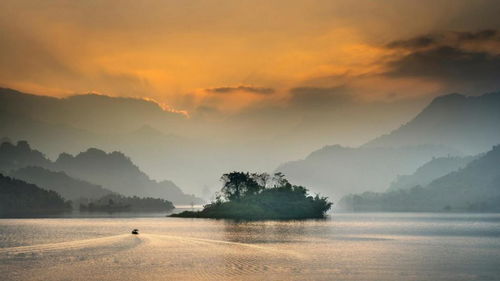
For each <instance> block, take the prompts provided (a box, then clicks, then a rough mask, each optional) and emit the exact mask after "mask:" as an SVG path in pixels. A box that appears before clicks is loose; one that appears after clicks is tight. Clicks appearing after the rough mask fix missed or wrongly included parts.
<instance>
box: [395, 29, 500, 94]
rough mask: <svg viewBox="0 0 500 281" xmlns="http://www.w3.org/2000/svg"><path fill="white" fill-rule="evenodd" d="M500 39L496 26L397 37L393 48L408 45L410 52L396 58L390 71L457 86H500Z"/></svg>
mask: <svg viewBox="0 0 500 281" xmlns="http://www.w3.org/2000/svg"><path fill="white" fill-rule="evenodd" d="M471 43H473V44H471ZM499 43H500V34H499V32H498V31H496V30H482V31H478V32H448V33H443V34H438V35H425V36H420V37H416V38H413V39H409V40H402V41H394V42H392V43H390V44H389V45H388V47H389V48H404V49H405V50H406V51H407V52H405V53H404V54H403V55H401V54H397V55H395V56H394V57H393V58H392V60H391V61H390V62H389V63H388V67H389V69H390V70H389V71H388V72H387V73H386V75H387V76H391V77H416V78H425V79H430V80H436V81H439V82H442V83H444V84H446V85H447V86H448V88H453V89H457V90H461V89H464V90H475V91H491V90H498V89H499V88H500V79H499V77H500V44H499Z"/></svg>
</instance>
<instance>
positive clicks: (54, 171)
mask: <svg viewBox="0 0 500 281" xmlns="http://www.w3.org/2000/svg"><path fill="white" fill-rule="evenodd" d="M0 172H2V173H4V174H9V175H11V176H13V177H16V178H18V177H19V178H20V179H23V180H26V181H28V182H31V183H35V184H37V185H40V186H42V187H44V188H46V189H49V190H55V191H57V192H59V193H60V194H61V195H63V196H64V197H65V198H67V199H76V198H81V197H85V198H99V197H101V196H103V195H106V194H109V193H110V192H116V193H120V194H123V195H127V196H140V197H158V198H162V199H166V200H169V201H172V202H174V203H176V204H191V203H192V202H194V203H202V200H201V199H199V198H196V197H194V196H192V195H186V194H184V193H183V192H182V190H181V189H180V188H179V187H177V186H176V185H175V184H174V183H173V182H171V181H161V182H157V181H154V180H151V179H150V178H149V177H148V176H147V175H146V174H145V173H143V172H142V171H141V170H139V168H138V167H137V166H136V165H135V164H134V163H133V162H132V161H131V160H130V159H129V158H128V157H127V156H125V155H124V154H123V153H120V152H112V153H106V152H104V151H102V150H99V149H96V148H91V149H88V150H87V151H85V152H82V153H79V154H77V155H76V156H74V157H73V156H72V155H70V154H68V153H61V154H60V155H59V157H58V159H57V161H55V162H52V161H51V160H49V159H48V158H47V157H46V156H45V155H44V154H43V153H41V152H40V151H38V150H35V149H32V148H31V147H30V145H29V144H28V142H26V141H19V142H18V143H17V144H16V145H14V144H12V143H10V142H4V143H2V144H0Z"/></svg>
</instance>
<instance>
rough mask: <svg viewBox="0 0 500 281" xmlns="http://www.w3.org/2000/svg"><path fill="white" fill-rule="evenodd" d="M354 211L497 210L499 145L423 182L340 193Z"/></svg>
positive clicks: (499, 200) (344, 204)
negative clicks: (433, 178)
mask: <svg viewBox="0 0 500 281" xmlns="http://www.w3.org/2000/svg"><path fill="white" fill-rule="evenodd" d="M339 206H340V208H343V209H347V210H354V211H430V212H434V211H482V212H486V211H488V212H489V211H491V212H499V211H500V145H498V146H495V147H493V149H492V150H490V151H488V152H487V153H486V154H484V155H481V156H479V157H478V158H477V159H475V160H473V161H471V162H470V163H469V164H467V165H466V166H465V167H464V168H462V169H459V170H457V171H454V172H451V173H448V174H447V175H444V176H442V177H439V178H437V179H435V180H434V181H432V182H431V183H430V184H428V185H426V186H415V187H412V188H410V189H398V190H391V191H388V192H384V193H375V192H365V193H361V194H353V195H348V196H346V197H344V198H343V199H342V200H341V201H340V203H339Z"/></svg>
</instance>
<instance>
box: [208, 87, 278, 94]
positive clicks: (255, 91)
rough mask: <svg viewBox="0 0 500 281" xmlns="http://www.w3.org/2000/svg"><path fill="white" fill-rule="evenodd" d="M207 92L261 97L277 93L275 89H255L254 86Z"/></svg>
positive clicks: (211, 89)
mask: <svg viewBox="0 0 500 281" xmlns="http://www.w3.org/2000/svg"><path fill="white" fill-rule="evenodd" d="M205 91H207V92H212V93H218V94H229V93H235V92H247V93H252V94H259V95H270V94H273V93H274V92H275V90H274V89H273V88H265V87H254V86H237V87H218V88H209V89H205Z"/></svg>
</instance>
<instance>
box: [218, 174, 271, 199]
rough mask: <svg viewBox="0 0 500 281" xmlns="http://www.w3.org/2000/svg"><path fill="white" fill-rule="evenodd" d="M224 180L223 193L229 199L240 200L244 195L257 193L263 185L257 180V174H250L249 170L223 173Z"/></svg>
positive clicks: (222, 179)
mask: <svg viewBox="0 0 500 281" xmlns="http://www.w3.org/2000/svg"><path fill="white" fill-rule="evenodd" d="M221 181H222V182H223V186H222V190H221V192H222V194H223V195H224V197H225V198H226V199H227V200H229V201H232V200H240V199H241V198H242V197H244V196H246V195H251V194H257V193H259V192H260V191H261V190H262V189H264V187H263V186H261V185H259V184H258V183H257V181H256V180H255V174H252V175H250V174H249V173H248V172H247V173H243V172H231V173H227V174H224V175H222V177H221Z"/></svg>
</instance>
